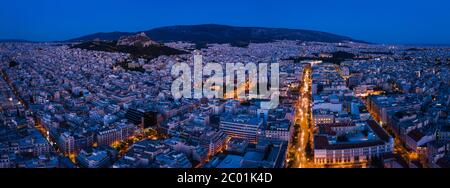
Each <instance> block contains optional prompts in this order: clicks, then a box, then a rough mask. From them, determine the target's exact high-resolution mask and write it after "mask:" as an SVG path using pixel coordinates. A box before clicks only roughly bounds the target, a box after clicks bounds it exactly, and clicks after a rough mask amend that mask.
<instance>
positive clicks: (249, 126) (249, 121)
mask: <svg viewBox="0 0 450 188" xmlns="http://www.w3.org/2000/svg"><path fill="white" fill-rule="evenodd" d="M262 125H263V120H262V119H261V118H258V117H257V116H254V115H249V114H238V115H230V114H228V115H225V116H222V117H221V121H220V129H221V130H222V131H224V132H225V133H226V134H227V135H228V137H231V138H243V139H247V140H248V141H249V142H251V143H256V141H257V137H258V135H259V134H260V133H261V128H262Z"/></svg>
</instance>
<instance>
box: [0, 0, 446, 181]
mask: <svg viewBox="0 0 450 188" xmlns="http://www.w3.org/2000/svg"><path fill="white" fill-rule="evenodd" d="M11 3H12V4H15V2H11ZM48 3H50V4H51V6H50V5H49V4H48ZM52 3H54V2H53V1H45V2H43V3H42V5H36V6H37V7H39V6H44V7H47V6H48V7H52V6H62V7H65V6H68V5H73V7H72V8H71V10H74V9H77V8H79V6H80V4H78V3H75V2H73V4H70V3H67V2H64V3H60V4H52ZM96 3H98V2H96ZM96 3H94V4H95V5H96V6H94V9H96V8H99V6H98V4H96ZM116 3H117V2H116V1H114V2H112V4H111V5H108V6H112V7H114V6H117V5H118V4H116ZM198 3H200V4H202V6H200V7H197V5H198ZM204 3H205V2H204V1H198V2H195V3H192V4H189V3H181V2H180V4H183V5H186V4H189V6H187V7H183V9H185V8H189V7H195V8H196V9H194V10H197V9H204V8H205V7H208V6H212V5H214V7H216V8H218V9H223V10H228V9H227V8H229V7H230V6H231V7H234V6H235V5H233V6H232V5H229V4H227V5H226V6H224V7H217V6H219V5H221V3H218V4H214V3H213V4H204ZM266 3H268V2H266V1H263V2H262V3H261V4H262V5H258V7H259V6H262V7H264V6H266ZM323 3H325V4H328V5H329V4H330V2H323ZM346 3H349V2H346ZM346 3H344V5H347V4H346ZM352 3H354V2H352ZM31 4H33V3H31ZM244 4H245V5H246V6H252V5H254V4H253V3H249V2H246V3H244ZM275 4H276V3H275ZM275 4H273V3H270V4H269V5H275ZM16 5H17V4H16ZM22 5H24V4H22ZM121 5H123V6H122V8H123V9H128V8H130V10H128V11H124V12H122V13H123V15H124V16H130V17H134V16H138V17H139V16H141V15H142V13H143V12H140V11H139V10H143V7H144V9H145V6H142V7H135V6H137V5H139V3H137V2H135V1H132V2H131V3H128V4H127V3H125V4H121ZM143 5H149V4H147V3H143ZM276 5H279V4H276ZM292 5H296V4H294V3H293V4H292ZM310 5H315V4H310ZM321 5H322V4H321ZM365 5H372V3H367V4H365ZM394 5H396V6H398V5H403V4H402V3H400V4H398V2H397V3H394ZM413 5H414V6H418V4H415V3H413ZM413 5H408V6H413ZM28 6H29V5H27V6H24V7H28ZM152 6H156V7H158V6H162V4H157V3H155V4H152ZM255 6H256V5H255ZM279 6H282V7H285V5H279ZM378 6H379V5H378ZM434 6H435V5H433V6H432V7H434ZM48 7H47V8H48ZM163 7H164V6H163ZM89 8H91V9H92V8H93V7H89ZM179 8H180V7H179ZM241 8H242V7H241ZM273 8H274V9H275V8H279V7H273ZM291 8H292V7H291ZM331 8H332V9H333V10H334V9H337V8H338V7H331ZM420 8H427V7H420ZM104 9H108V7H102V9H101V10H99V11H98V12H96V14H95V15H86V17H79V18H77V19H79V21H80V23H77V24H74V25H71V24H73V22H70V23H69V22H68V23H67V24H69V25H71V26H72V27H75V26H78V27H79V28H78V29H77V30H76V32H80V33H86V32H88V31H89V32H88V34H83V35H78V34H77V35H78V36H74V37H70V38H68V39H70V40H64V41H53V42H29V41H1V42H0V168H177V169H188V168H206V169H227V168H244V169H257V168H265V169H274V168H450V152H449V151H450V79H449V78H450V47H449V46H445V45H403V44H389V45H386V44H378V43H371V42H372V41H370V40H369V41H366V40H365V39H364V37H361V38H360V37H358V36H357V35H355V36H352V35H345V34H344V35H338V34H334V33H327V32H321V31H315V30H303V29H283V28H272V27H276V26H275V25H273V24H269V25H270V26H271V27H240V26H230V25H220V24H193V25H191V24H187V25H184V24H183V25H176V26H167V27H157V28H153V29H149V28H142V29H139V28H137V29H136V28H133V27H141V26H143V25H139V24H137V22H133V23H124V22H123V21H124V20H121V18H116V17H112V18H111V19H112V20H115V19H116V20H117V22H115V24H117V25H115V24H114V26H113V27H122V28H128V29H130V30H132V31H130V30H128V29H124V30H125V31H128V32H104V33H95V32H93V33H91V32H90V30H99V29H100V28H106V27H105V26H104V25H103V26H102V25H99V26H98V27H97V26H95V27H94V26H93V25H91V24H94V23H96V22H97V21H99V20H103V18H104V17H103V16H102V15H99V14H102V13H103V11H104ZM156 9H157V8H155V12H156V13H157V14H158V13H161V12H158V11H163V12H164V9H163V10H156ZM350 9H351V8H350ZM394 9H395V8H394ZM394 9H392V10H394ZM36 10H39V9H38V8H37V9H36ZM36 10H34V11H36ZM114 10H115V9H113V11H114ZM145 10H146V9H145ZM180 10H181V9H180ZM206 10H208V9H206ZM258 10H259V11H262V12H264V11H263V10H264V9H258ZM291 10H292V9H291ZM351 10H353V9H351ZM58 11H61V10H58ZM77 11H78V12H83V11H81V10H77ZM190 11H191V10H190ZM84 12H85V13H86V11H84ZM130 12H132V13H130ZM136 12H138V13H136ZM369 12H370V11H369ZM388 12H389V11H388ZM2 13H4V14H2ZM54 13H55V12H52V11H49V12H45V13H44V14H47V15H44V17H51V18H52V19H48V20H47V19H45V20H46V21H48V24H49V25H52V24H53V23H54V21H55V20H54V19H53V16H54V15H53V14H54ZM71 13H72V12H71V11H69V12H65V13H64V14H63V15H61V16H60V17H59V18H58V19H59V21H61V20H63V19H68V20H71V19H73V17H72V16H75V17H77V16H79V14H75V15H71ZM237 13H239V11H238V12H237ZM248 13H255V12H253V11H248ZM291 13H295V12H291ZM9 14H10V12H3V11H2V10H0V16H2V17H1V18H0V19H3V18H6V17H3V16H4V15H9ZM154 14H155V13H152V14H150V15H154ZM183 14H184V13H183V12H181V13H179V14H178V13H177V14H176V15H174V16H175V17H176V18H177V19H176V20H178V19H187V20H189V18H180V17H182V15H183ZM186 14H187V13H186ZM218 14H223V13H220V12H219V13H218ZM258 14H260V13H258ZM352 14H353V13H352ZM369 14H370V13H369ZM443 14H446V13H443ZM162 15H164V14H162ZM237 15H239V14H237ZM325 15H327V14H325ZM330 15H334V13H329V14H328V16H330ZM388 15H389V14H388ZM28 16H29V15H28ZM223 16H225V15H223ZM280 16H281V17H276V18H274V19H276V20H281V21H280V22H281V23H280V24H284V21H283V19H282V18H283V17H285V16H286V15H280ZM195 17H196V16H195V15H193V18H195ZM211 17H212V19H215V18H214V17H215V16H211ZM225 17H226V16H225ZM325 17H327V16H325ZM363 17H364V16H363ZM419 17H420V15H415V17H414V20H415V19H419ZM444 17H445V16H444ZM40 18H43V17H42V15H36V19H40ZM86 18H91V19H92V20H93V21H92V22H91V21H87V20H84V19H86ZM427 18H428V17H427ZM24 19H25V20H26V21H24ZM155 19H156V18H155ZM227 19H230V18H228V17H227ZM358 19H359V18H358ZM358 19H357V20H358ZM362 19H363V18H362ZM383 19H386V18H383V17H380V22H383V21H382V20H383ZM399 19H404V17H403V16H399ZM8 20H9V21H8V23H6V25H11V24H9V23H17V27H18V28H8V27H2V28H0V36H4V35H3V34H5V33H15V32H18V33H17V34H19V35H20V32H23V31H24V30H27V31H26V32H27V33H28V32H31V33H35V34H36V35H34V36H33V37H38V38H39V37H40V36H44V37H45V38H48V39H50V38H55V39H56V38H59V37H69V35H72V34H75V33H72V34H67V33H66V32H67V31H70V30H71V29H70V27H64V29H63V28H62V27H61V26H65V24H62V25H59V26H55V27H54V28H55V29H56V28H58V27H60V28H58V29H56V30H57V31H55V32H48V33H47V32H45V31H46V30H45V29H44V30H41V29H42V28H36V30H28V29H27V28H32V27H34V26H36V25H35V24H37V25H40V24H42V22H36V23H31V22H33V21H32V20H33V19H29V17H27V16H24V17H20V16H18V17H8ZM96 20H97V21H96ZM158 20H159V22H153V23H155V24H159V23H163V22H165V21H167V22H172V21H173V20H171V19H168V18H164V17H162V18H158ZM245 20H247V19H243V21H244V22H245ZM72 21H73V20H72ZM142 21H143V20H139V21H138V22H139V23H142ZM202 21H203V20H202ZM247 21H248V20H247ZM287 21H289V23H292V24H293V25H295V23H293V22H292V20H290V19H287ZM353 21H354V20H353ZM421 21H423V20H419V21H418V24H423V23H421ZM435 21H438V22H439V21H442V20H435ZM435 21H432V22H430V23H428V22H427V23H426V24H425V25H422V26H424V28H427V27H429V26H431V25H428V24H433V23H434V22H435ZM44 22H45V21H44ZM100 22H101V21H100ZM244 22H242V24H243V23H244ZM324 22H326V23H328V22H329V20H327V19H326V18H324ZM236 23H237V22H236ZM411 23H412V22H411ZM110 24H111V23H110ZM136 24H137V25H136ZM237 24H239V23H237ZM334 24H336V23H334ZM334 24H333V23H330V25H334ZM352 24H353V23H352V20H349V23H347V25H346V26H349V27H348V28H349V29H350V30H349V31H352V32H356V33H358V32H364V31H362V30H359V29H357V28H352V27H353V26H351V27H350V25H352ZM367 24H369V25H370V24H371V23H367ZM49 25H47V24H43V25H42V27H43V28H47V27H49ZM338 25H339V23H338ZM388 25H389V24H388ZM334 26H336V25H334ZM366 26H367V25H366V24H362V23H361V24H360V25H358V27H361V28H364V27H366ZM19 27H20V28H19ZM398 27H400V28H403V29H408V27H406V26H404V25H398ZM17 29H18V30H17ZM59 29H61V30H59ZM19 30H21V31H19ZM363 30H364V29H363ZM435 30H439V29H438V28H435ZM445 30H446V29H445V28H443V29H442V30H439V31H437V32H438V33H439V32H441V31H445ZM399 31H400V30H385V31H384V32H386V33H388V34H389V33H394V35H396V34H395V33H396V32H399ZM375 32H378V31H375ZM433 32H434V31H433ZM58 33H66V34H67V36H63V35H66V34H61V35H60V34H58ZM338 33H340V32H338ZM344 33H345V32H344ZM449 33H450V32H449ZM8 35H9V34H8ZM413 35H414V36H415V35H417V36H422V37H424V38H425V39H430V40H433V41H435V40H436V39H439V40H440V41H447V40H448V39H450V38H447V37H448V36H447V35H448V34H445V36H444V35H433V37H430V36H431V35H432V34H431V33H428V34H424V33H422V31H419V30H417V31H413ZM410 36H412V35H409V34H407V33H405V36H403V37H404V38H402V37H399V40H409V39H407V38H409V37H410ZM400 38H401V39H400ZM413 38H414V39H417V41H419V40H418V38H416V37H413ZM380 40H381V39H380ZM382 40H384V39H382ZM436 41H437V40H436ZM225 174H226V173H225ZM179 175H180V178H179V180H178V181H190V180H189V177H188V174H187V173H186V172H185V173H184V176H183V175H182V174H179ZM260 175H261V177H263V176H262V175H264V177H266V178H269V177H270V179H271V180H272V177H273V179H276V178H277V177H279V175H276V174H271V172H270V171H268V172H267V173H266V174H260ZM198 177H199V178H204V180H205V181H207V183H206V184H208V183H209V182H210V180H211V176H207V174H206V175H205V176H198ZM215 179H217V177H216V178H215ZM212 180H214V178H213V179H212ZM174 181H175V180H174Z"/></svg>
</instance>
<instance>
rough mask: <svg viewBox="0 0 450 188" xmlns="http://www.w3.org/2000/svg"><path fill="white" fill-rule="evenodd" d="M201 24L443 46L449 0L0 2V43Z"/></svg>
mask: <svg viewBox="0 0 450 188" xmlns="http://www.w3.org/2000/svg"><path fill="white" fill-rule="evenodd" d="M201 23H218V24H230V25H238V26H265V27H286V28H301V29H312V30H320V31H326V32H331V33H336V34H341V35H346V36H350V37H353V38H355V39H361V40H366V41H369V42H375V43H397V44H450V1H448V0H397V1H395V0H372V1H370V2H369V0H314V1H313V0H284V1H283V0H277V1H275V0H272V1H269V0H247V1H245V0H221V1H219V0H164V1H154V0H148V1H144V0H126V1H125V0H123V1H119V0H72V1H69V0H0V39H26V40H33V41H52V40H66V39H70V38H74V37H78V36H82V35H86V34H91V33H95V32H108V31H139V30H147V29H150V28H154V27H159V26H167V25H176V24H201ZM150 37H151V36H150Z"/></svg>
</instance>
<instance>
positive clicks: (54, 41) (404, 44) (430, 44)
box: [0, 23, 450, 47]
mask: <svg viewBox="0 0 450 188" xmlns="http://www.w3.org/2000/svg"><path fill="white" fill-rule="evenodd" d="M199 25H218V26H230V27H243V28H269V29H292V30H307V31H316V32H324V33H329V34H334V35H339V36H344V37H349V38H351V39H354V38H353V37H351V36H346V35H341V34H336V33H334V32H328V31H321V30H315V29H304V28H290V27H267V26H248V25H247V26H243V25H231V24H218V23H203V24H174V25H163V26H156V27H152V28H149V29H147V30H141V31H119V30H114V31H99V32H91V33H86V34H83V35H80V36H77V37H74V38H69V39H64V40H27V39H21V38H0V43H5V42H23V43H64V42H68V41H70V40H72V39H75V38H81V37H84V36H88V35H94V34H101V33H140V32H145V31H148V30H152V29H157V28H164V27H175V26H199ZM150 37H151V36H150ZM354 40H359V41H363V40H360V39H354ZM364 41H365V40H364ZM366 42H368V43H370V44H373V45H403V46H449V47H450V43H378V42H372V41H366Z"/></svg>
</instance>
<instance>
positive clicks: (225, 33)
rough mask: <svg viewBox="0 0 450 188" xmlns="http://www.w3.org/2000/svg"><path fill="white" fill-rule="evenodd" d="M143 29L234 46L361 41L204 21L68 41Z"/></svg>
mask: <svg viewBox="0 0 450 188" xmlns="http://www.w3.org/2000/svg"><path fill="white" fill-rule="evenodd" d="M141 32H144V33H145V34H146V35H148V36H149V37H151V38H152V39H154V40H155V41H157V42H161V43H164V42H174V41H185V42H191V43H195V44H197V45H201V46H203V45H206V44H211V43H219V44H224V43H230V44H231V45H233V46H247V45H248V44H249V43H263V42H273V41H276V40H300V41H306V42H310V41H315V42H330V43H336V42H361V43H366V42H364V41H359V40H355V39H352V38H350V37H345V36H340V35H335V34H331V33H326V32H321V31H313V30H303V29H285V28H264V27H236V26H227V25H217V24H203V25H177V26H167V27H159V28H154V29H151V30H148V31H140V32H136V33H132V32H111V33H96V34H92V35H86V36H83V37H79V38H75V39H71V40H69V41H71V42H76V41H78V42H80V41H81V42H83V41H92V40H105V41H112V40H118V39H119V38H120V37H122V36H129V35H135V34H137V33H141Z"/></svg>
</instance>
